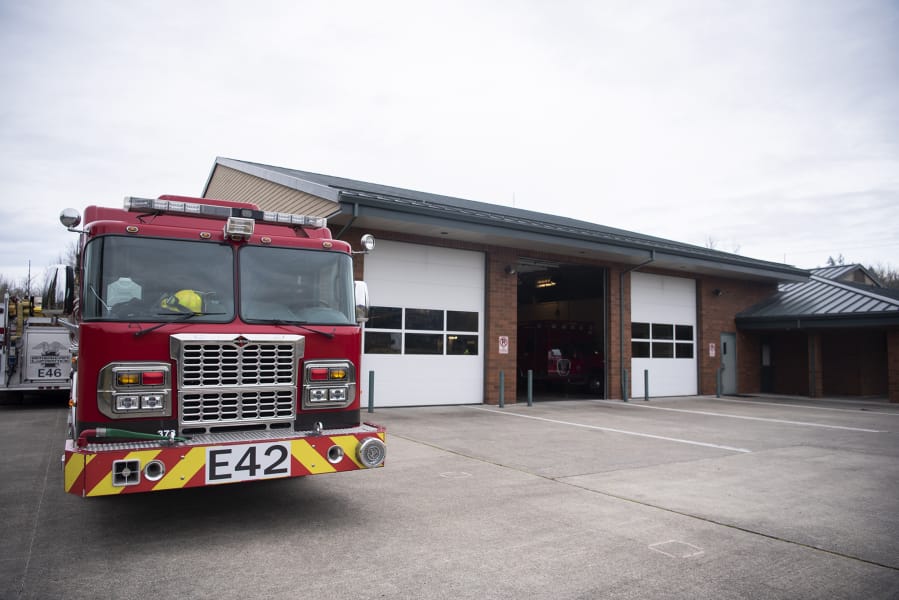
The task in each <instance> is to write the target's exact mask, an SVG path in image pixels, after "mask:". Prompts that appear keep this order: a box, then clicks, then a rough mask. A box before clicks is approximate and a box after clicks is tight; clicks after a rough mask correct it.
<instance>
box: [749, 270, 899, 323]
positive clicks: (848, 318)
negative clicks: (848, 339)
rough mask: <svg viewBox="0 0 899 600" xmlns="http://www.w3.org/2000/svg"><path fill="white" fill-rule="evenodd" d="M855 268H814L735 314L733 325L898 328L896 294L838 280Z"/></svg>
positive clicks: (883, 289) (898, 293)
mask: <svg viewBox="0 0 899 600" xmlns="http://www.w3.org/2000/svg"><path fill="white" fill-rule="evenodd" d="M859 268H862V267H861V266H860V265H840V266H839V267H825V268H821V269H814V270H812V276H811V277H810V279H809V281H807V282H803V283H787V284H781V285H780V286H779V287H778V292H777V293H776V294H775V295H774V296H772V297H771V298H769V299H768V300H765V301H764V302H761V303H759V304H756V305H755V306H752V307H750V308H748V309H747V310H745V311H743V312H741V313H739V314H737V316H736V321H737V325H739V326H740V327H741V328H743V329H781V328H787V329H802V328H811V327H859V326H866V325H867V326H883V325H899V291H897V290H891V289H886V288H881V287H878V286H870V285H861V284H857V283H850V282H845V281H840V280H839V278H841V277H845V276H846V275H847V274H849V273H851V272H852V271H856V270H858V269H859ZM865 272H866V273H867V271H865ZM818 273H820V274H818ZM875 281H876V280H875Z"/></svg>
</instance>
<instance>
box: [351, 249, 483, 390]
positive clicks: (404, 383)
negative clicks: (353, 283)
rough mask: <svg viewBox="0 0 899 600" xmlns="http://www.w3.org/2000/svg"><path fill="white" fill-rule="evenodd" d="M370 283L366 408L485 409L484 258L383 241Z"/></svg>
mask: <svg viewBox="0 0 899 600" xmlns="http://www.w3.org/2000/svg"><path fill="white" fill-rule="evenodd" d="M365 281H366V283H368V287H369V291H370V295H371V304H372V311H371V316H370V319H369V321H368V323H366V326H365V332H364V341H363V348H364V351H363V356H362V373H361V374H360V380H361V382H362V388H363V389H362V392H363V396H362V404H363V406H366V403H367V402H368V377H369V372H370V371H374V373H375V385H374V390H375V393H374V401H375V402H374V403H375V406H419V405H436V404H480V403H481V402H483V398H484V363H483V354H484V348H483V337H484V336H483V335H482V332H483V327H484V325H483V321H484V254H483V253H481V252H470V251H467V250H452V249H448V248H435V247H432V246H420V245H417V244H406V243H400V242H390V241H378V245H377V247H376V248H375V250H374V251H373V252H372V253H371V254H369V255H368V256H366V257H365Z"/></svg>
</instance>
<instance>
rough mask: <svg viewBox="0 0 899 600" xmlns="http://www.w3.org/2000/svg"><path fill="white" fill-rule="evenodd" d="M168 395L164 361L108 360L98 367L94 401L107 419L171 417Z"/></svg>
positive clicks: (168, 373) (168, 369)
mask: <svg viewBox="0 0 899 600" xmlns="http://www.w3.org/2000/svg"><path fill="white" fill-rule="evenodd" d="M171 396H172V386H171V369H170V368H169V365H168V364H166V363H110V364H108V365H106V366H105V367H103V368H102V369H100V374H99V377H98V382H97V404H98V406H99V408H100V411H101V412H102V413H103V414H104V415H106V416H107V417H109V418H110V419H123V418H129V417H130V418H133V417H170V416H171V415H172V402H171Z"/></svg>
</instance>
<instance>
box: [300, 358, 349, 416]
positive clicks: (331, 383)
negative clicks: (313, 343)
mask: <svg viewBox="0 0 899 600" xmlns="http://www.w3.org/2000/svg"><path fill="white" fill-rule="evenodd" d="M355 397H356V368H355V367H354V366H353V364H352V363H349V362H347V361H315V362H309V363H307V364H306V366H305V368H304V370H303V408H311V409H315V408H343V407H345V406H348V405H349V404H350V403H351V402H352V401H353V399H354V398H355Z"/></svg>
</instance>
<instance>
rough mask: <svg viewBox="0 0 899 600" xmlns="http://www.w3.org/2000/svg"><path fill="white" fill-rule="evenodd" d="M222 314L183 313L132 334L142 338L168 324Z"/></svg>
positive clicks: (166, 314)
mask: <svg viewBox="0 0 899 600" xmlns="http://www.w3.org/2000/svg"><path fill="white" fill-rule="evenodd" d="M156 314H157V315H159V316H160V317H167V316H169V315H170V314H171V313H156ZM223 314H225V313H223V312H189V313H184V314H183V315H178V317H177V318H175V319H172V320H171V321H164V322H162V323H157V324H156V325H154V326H153V327H148V328H146V329H141V330H140V331H136V332H134V337H140V336H142V335H144V334H147V333H150V332H151V331H156V330H157V329H159V328H160V327H162V326H163V325H169V324H170V323H180V322H181V321H187V320H190V319H192V318H194V317H207V316H209V315H223Z"/></svg>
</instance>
